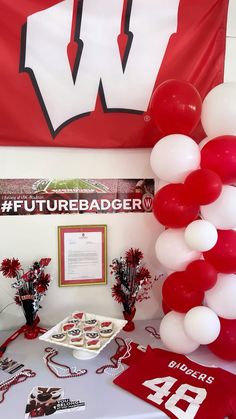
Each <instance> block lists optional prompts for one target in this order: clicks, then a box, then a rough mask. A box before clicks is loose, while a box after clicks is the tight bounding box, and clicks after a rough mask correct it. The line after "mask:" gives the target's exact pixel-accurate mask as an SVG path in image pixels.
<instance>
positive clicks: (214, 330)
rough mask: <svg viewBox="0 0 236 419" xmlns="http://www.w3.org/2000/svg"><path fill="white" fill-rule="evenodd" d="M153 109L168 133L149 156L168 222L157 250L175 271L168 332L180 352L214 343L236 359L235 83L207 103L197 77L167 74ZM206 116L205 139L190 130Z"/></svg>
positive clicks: (163, 328)
mask: <svg viewBox="0 0 236 419" xmlns="http://www.w3.org/2000/svg"><path fill="white" fill-rule="evenodd" d="M151 111H152V116H153V118H154V120H155V122H156V125H157V126H158V128H159V129H160V130H161V131H162V132H163V135H164V137H163V138H162V139H161V140H160V141H159V142H158V143H157V144H156V145H155V146H154V148H153V150H152V152H151V159H150V162H151V167H152V170H153V172H154V173H155V175H156V176H157V177H158V178H159V179H160V182H161V183H162V184H163V185H164V186H162V187H161V188H159V190H158V191H157V192H156V194H155V197H154V201H153V213H154V216H155V217H156V219H157V220H158V221H159V222H160V223H161V224H162V225H164V226H165V230H164V231H163V233H161V234H160V236H159V237H158V239H157V241H156V246H155V251H156V256H157V259H158V260H159V262H160V263H161V264H162V265H163V266H164V267H165V268H166V269H167V272H168V271H169V274H168V276H167V278H166V280H165V282H164V285H163V288H162V298H163V311H164V313H165V316H164V318H163V319H162V321H161V325H160V335H161V339H162V341H163V343H164V344H165V345H166V347H167V348H168V349H170V350H172V351H174V352H178V353H182V354H187V353H190V352H192V351H194V350H195V349H196V348H197V347H198V346H199V345H208V346H209V348H210V349H211V350H212V352H214V353H215V354H216V355H218V356H220V357H222V358H224V359H228V360H236V275H235V272H236V231H235V230H234V229H236V210H235V208H236V188H235V186H234V185H235V184H236V83H223V84H221V85H219V86H217V87H216V88H214V89H213V90H212V91H211V92H210V93H209V94H208V95H207V96H206V98H205V100H204V102H203V104H201V99H200V97H199V94H198V92H197V91H196V89H195V88H194V86H192V85H191V84H190V83H187V82H181V81H177V80H168V81H166V82H164V83H163V84H162V85H160V86H159V87H158V88H157V89H156V91H155V92H154V94H153V97H152V101H151ZM200 117H201V120H202V125H203V128H204V130H205V132H206V134H207V136H208V137H207V138H206V139H205V140H203V142H202V144H201V145H200V146H199V145H198V144H197V143H196V142H195V141H194V140H193V139H192V138H191V137H190V135H191V132H192V130H193V129H194V128H195V127H196V125H197V124H198V122H199V120H200Z"/></svg>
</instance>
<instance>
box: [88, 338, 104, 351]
mask: <svg viewBox="0 0 236 419" xmlns="http://www.w3.org/2000/svg"><path fill="white" fill-rule="evenodd" d="M100 346H101V342H100V339H89V340H87V341H86V348H87V349H99V348H100Z"/></svg>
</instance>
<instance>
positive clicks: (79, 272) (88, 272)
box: [65, 231, 102, 280]
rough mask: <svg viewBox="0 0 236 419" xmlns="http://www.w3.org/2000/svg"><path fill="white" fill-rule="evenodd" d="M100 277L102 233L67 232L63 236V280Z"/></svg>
mask: <svg viewBox="0 0 236 419" xmlns="http://www.w3.org/2000/svg"><path fill="white" fill-rule="evenodd" d="M101 277H102V233H101V232H100V231H99V232H85V233H76V232H75V233H68V234H66V236H65V280H73V279H98V278H101Z"/></svg>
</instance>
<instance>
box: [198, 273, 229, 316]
mask: <svg viewBox="0 0 236 419" xmlns="http://www.w3.org/2000/svg"><path fill="white" fill-rule="evenodd" d="M205 301H206V304H207V306H208V307H210V308H211V309H212V310H213V311H215V313H216V314H218V316H220V317H223V318H224V319H236V275H234V274H230V275H225V274H218V279H217V282H216V284H215V286H214V287H213V288H211V289H210V290H209V291H206V293H205Z"/></svg>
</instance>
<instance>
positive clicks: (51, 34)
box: [22, 0, 179, 135]
mask: <svg viewBox="0 0 236 419" xmlns="http://www.w3.org/2000/svg"><path fill="white" fill-rule="evenodd" d="M162 4H163V0H145V1H144V0H128V1H127V2H125V3H124V1H123V0H112V1H111V0H96V1H94V0H85V1H83V2H80V3H77V2H75V3H74V1H73V0H64V1H62V2H61V3H59V4H56V5H54V6H52V7H50V8H48V9H46V10H43V11H40V12H38V13H35V14H33V15H31V16H29V17H28V19H27V26H26V27H25V28H24V31H25V32H24V36H23V48H24V49H25V54H24V55H25V56H24V60H23V63H22V70H23V71H29V73H30V75H31V79H32V81H33V84H34V86H35V88H36V91H37V93H38V95H39V98H40V103H41V104H42V108H43V110H44V113H45V115H46V117H47V121H48V125H49V127H50V129H51V131H52V133H53V135H55V134H56V133H57V132H58V131H59V130H60V129H62V128H63V126H64V125H65V124H68V123H69V122H70V121H72V120H74V119H75V118H79V117H82V116H87V115H88V114H89V113H90V112H92V111H94V109H95V106H96V100H97V95H98V93H99V94H100V99H101V102H102V106H103V109H104V111H105V112H106V111H108V112H111V111H113V112H144V111H146V110H147V107H148V104H149V101H150V97H151V94H152V91H153V88H154V84H155V81H156V77H157V73H158V71H159V68H160V65H161V62H162V59H163V56H164V53H165V50H166V47H167V44H168V41H169V38H170V36H171V35H172V33H173V32H175V31H176V28H177V12H178V5H179V0H166V2H165V6H167V7H168V8H169V9H171V13H168V14H163V13H159V11H160V10H161V7H162ZM73 5H78V6H79V7H78V8H77V9H76V8H75V7H73ZM124 5H125V6H126V7H125V9H124ZM74 15H75V18H74V19H73V16H74ZM95 16H96V18H94V17H95ZM122 16H124V19H123V20H122ZM73 22H75V24H73ZM71 37H72V39H73V40H71ZM119 37H120V44H119ZM122 37H123V39H122ZM122 42H123V51H122V45H121V43H122ZM119 46H120V48H119ZM70 47H71V48H70ZM154 51H156V53H155V54H154V53H153V52H154ZM72 61H73V62H72ZM70 64H71V65H70Z"/></svg>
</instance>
